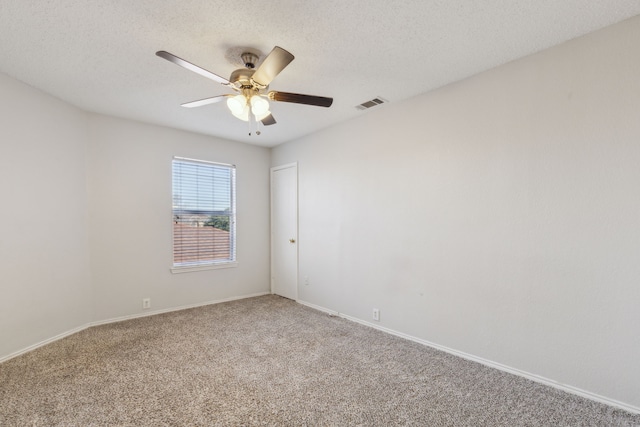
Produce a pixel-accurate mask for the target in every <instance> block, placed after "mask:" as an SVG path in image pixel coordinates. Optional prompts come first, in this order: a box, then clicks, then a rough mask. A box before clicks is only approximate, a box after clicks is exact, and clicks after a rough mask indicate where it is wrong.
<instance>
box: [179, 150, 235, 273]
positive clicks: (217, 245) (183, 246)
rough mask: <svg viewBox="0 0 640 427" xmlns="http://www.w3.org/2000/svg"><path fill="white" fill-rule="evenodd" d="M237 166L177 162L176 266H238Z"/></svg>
mask: <svg viewBox="0 0 640 427" xmlns="http://www.w3.org/2000/svg"><path fill="white" fill-rule="evenodd" d="M235 178H236V175H235V166H234V165H227V164H221V163H212V162H206V161H201V160H193V159H185V158H180V157H174V159H173V185H172V187H173V266H174V267H190V266H203V265H207V264H222V263H230V262H235V258H236V251H235V246H236V245H235V228H236V227H235V223H236V221H235Z"/></svg>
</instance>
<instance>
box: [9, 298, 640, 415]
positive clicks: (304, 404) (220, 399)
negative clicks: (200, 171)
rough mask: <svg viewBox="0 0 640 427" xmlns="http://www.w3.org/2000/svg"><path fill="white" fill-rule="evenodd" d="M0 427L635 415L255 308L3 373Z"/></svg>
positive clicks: (285, 305) (236, 307) (373, 336)
mask: <svg viewBox="0 0 640 427" xmlns="http://www.w3.org/2000/svg"><path fill="white" fill-rule="evenodd" d="M0 425H1V426H3V427H4V426H106V425H109V426H116V425H117V426H355V425H361V426H394V425H415V426H629V425H640V416H638V415H632V414H629V413H626V412H624V411H621V410H619V409H615V408H612V407H608V406H606V405H602V404H598V403H595V402H592V401H589V400H586V399H582V398H580V397H577V396H574V395H571V394H567V393H564V392H561V391H558V390H555V389H552V388H549V387H545V386H543V385H540V384H537V383H534V382H531V381H528V380H526V379H523V378H520V377H516V376H513V375H510V374H506V373H503V372H500V371H497V370H493V369H491V368H488V367H485V366H483V365H479V364H477V363H473V362H469V361H466V360H463V359H460V358H457V357H454V356H451V355H449V354H446V353H442V352H439V351H436V350H433V349H430V348H427V347H424V346H422V345H419V344H416V343H413V342H410V341H406V340H403V339H400V338H397V337H394V336H390V335H387V334H385V333H382V332H380V331H377V330H374V329H372V328H367V327H365V326H361V325H358V324H355V323H352V322H349V321H347V320H344V319H341V318H337V317H330V316H328V315H326V314H324V313H321V312H318V311H315V310H312V309H309V308H307V307H304V306H302V305H299V304H296V303H294V302H292V301H289V300H286V299H284V298H280V297H276V296H264V297H258V298H251V299H246V300H241V301H234V302H228V303H223V304H217V305H211V306H206V307H201V308H195V309H190V310H184V311H179V312H173V313H168V314H162V315H157V316H151V317H146V318H141V319H136V320H130V321H126V322H120V323H114V324H110V325H104V326H98V327H94V328H90V329H87V330H85V331H82V332H80V333H78V334H75V335H73V336H71V337H68V338H65V339H63V340H60V341H57V342H55V343H52V344H50V345H48V346H45V347H42V348H40V349H37V350H35V351H32V352H30V353H28V354H25V355H22V356H20V357H17V358H15V359H12V360H9V361H7V362H5V363H3V364H0Z"/></svg>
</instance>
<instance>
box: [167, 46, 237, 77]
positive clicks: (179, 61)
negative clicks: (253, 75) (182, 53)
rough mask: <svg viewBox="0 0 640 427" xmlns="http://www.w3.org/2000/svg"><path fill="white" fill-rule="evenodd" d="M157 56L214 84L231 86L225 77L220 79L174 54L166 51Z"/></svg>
mask: <svg viewBox="0 0 640 427" xmlns="http://www.w3.org/2000/svg"><path fill="white" fill-rule="evenodd" d="M156 55H158V56H159V57H160V58H164V59H166V60H167V61H170V62H173V63H174V64H176V65H179V66H181V67H182V68H186V69H187V70H190V71H193V72H194V73H198V74H200V75H201V76H204V77H206V78H208V79H211V80H213V81H214V82H218V83H221V84H223V85H227V86H231V83H230V82H229V80H227V79H225V78H224V77H220V76H219V75H217V74H214V73H212V72H211V71H207V70H205V69H204V68H201V67H198V66H197V65H194V64H192V63H191V62H189V61H185V60H184V59H182V58H178V57H177V56H175V55H174V54H171V53H169V52H166V51H164V50H159V51H158V52H156Z"/></svg>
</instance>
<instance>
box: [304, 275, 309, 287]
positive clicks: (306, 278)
mask: <svg viewBox="0 0 640 427" xmlns="http://www.w3.org/2000/svg"><path fill="white" fill-rule="evenodd" d="M304 284H305V286H309V276H304Z"/></svg>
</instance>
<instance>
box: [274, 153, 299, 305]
mask: <svg viewBox="0 0 640 427" xmlns="http://www.w3.org/2000/svg"><path fill="white" fill-rule="evenodd" d="M271 292H273V293H274V294H277V295H280V296H283V297H286V298H290V299H292V300H296V299H298V165H297V164H295V163H293V164H289V165H284V166H278V167H275V168H271Z"/></svg>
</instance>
